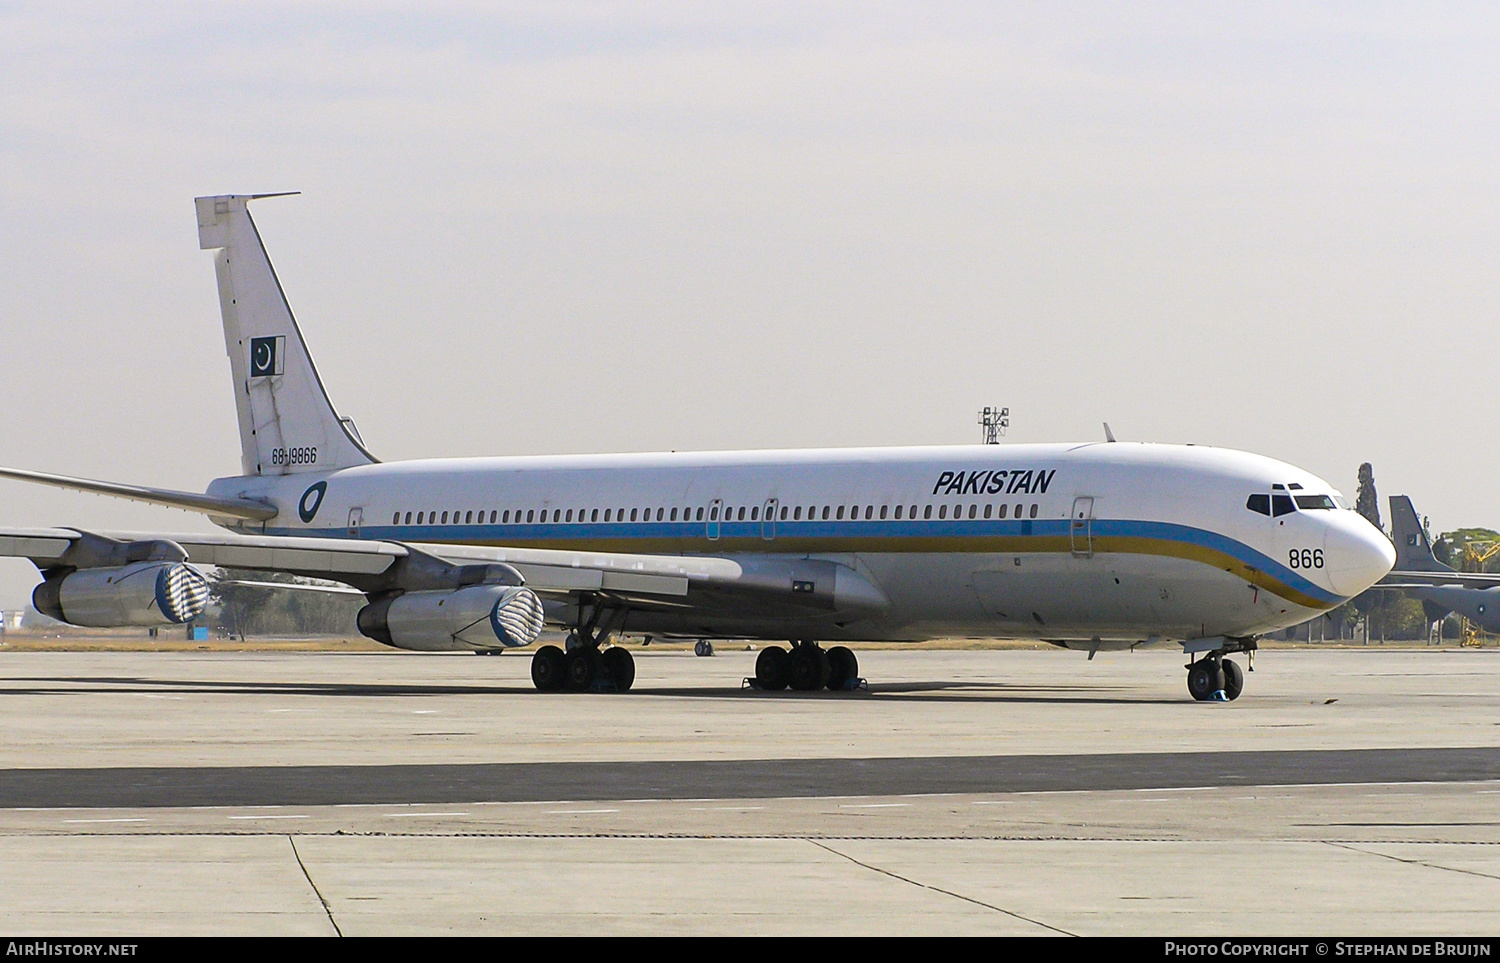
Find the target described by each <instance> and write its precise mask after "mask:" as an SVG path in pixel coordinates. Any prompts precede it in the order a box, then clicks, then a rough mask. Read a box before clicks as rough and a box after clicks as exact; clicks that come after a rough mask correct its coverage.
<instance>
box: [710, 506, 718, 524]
mask: <svg viewBox="0 0 1500 963" xmlns="http://www.w3.org/2000/svg"><path fill="white" fill-rule="evenodd" d="M708 520H709V521H711V522H717V521H718V520H719V508H718V506H717V505H716V506H714V507H713V509H712V510H710V511H709V513H708Z"/></svg>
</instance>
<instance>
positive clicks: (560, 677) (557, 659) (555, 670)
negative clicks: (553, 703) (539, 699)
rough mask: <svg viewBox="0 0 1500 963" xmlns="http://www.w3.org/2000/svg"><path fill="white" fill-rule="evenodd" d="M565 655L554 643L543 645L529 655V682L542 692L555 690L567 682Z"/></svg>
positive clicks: (566, 659)
mask: <svg viewBox="0 0 1500 963" xmlns="http://www.w3.org/2000/svg"><path fill="white" fill-rule="evenodd" d="M567 661H568V658H567V656H565V655H563V650H562V649H559V648H558V647H557V646H555V645H544V646H542V647H541V648H540V649H537V650H536V654H534V655H533V656H532V657H531V684H532V685H534V686H536V687H537V689H539V690H540V691H542V692H556V691H557V690H558V689H561V688H562V687H563V686H564V685H565V684H566V683H567V679H568V676H567Z"/></svg>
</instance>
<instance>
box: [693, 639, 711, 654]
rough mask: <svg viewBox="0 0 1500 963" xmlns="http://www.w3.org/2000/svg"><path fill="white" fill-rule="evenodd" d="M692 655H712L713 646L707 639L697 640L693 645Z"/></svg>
mask: <svg viewBox="0 0 1500 963" xmlns="http://www.w3.org/2000/svg"><path fill="white" fill-rule="evenodd" d="M693 654H694V655H697V656H705V655H713V654H714V644H713V643H712V642H710V641H708V640H707V639H699V640H698V641H697V642H694V643H693Z"/></svg>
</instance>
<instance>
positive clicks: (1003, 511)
mask: <svg viewBox="0 0 1500 963" xmlns="http://www.w3.org/2000/svg"><path fill="white" fill-rule="evenodd" d="M1008 511H1010V506H1009V505H1001V506H1000V517H1001V518H1004V517H1005V514H1006V512H1008Z"/></svg>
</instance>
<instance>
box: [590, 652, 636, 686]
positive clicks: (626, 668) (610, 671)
mask: <svg viewBox="0 0 1500 963" xmlns="http://www.w3.org/2000/svg"><path fill="white" fill-rule="evenodd" d="M599 664H600V667H601V668H602V669H603V670H604V676H605V678H607V679H609V680H610V681H612V682H613V683H614V684H615V689H616V690H617V691H619V692H629V691H630V687H631V686H633V685H635V658H634V657H633V656H631V654H630V650H629V649H622V648H620V647H619V646H618V645H616V646H611V647H610V648H608V649H605V650H604V651H603V652H601V653H599Z"/></svg>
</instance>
